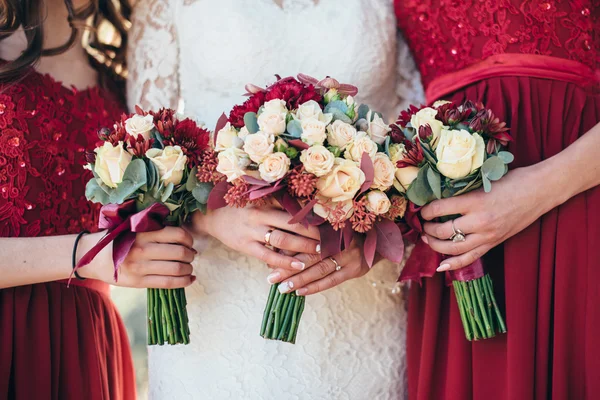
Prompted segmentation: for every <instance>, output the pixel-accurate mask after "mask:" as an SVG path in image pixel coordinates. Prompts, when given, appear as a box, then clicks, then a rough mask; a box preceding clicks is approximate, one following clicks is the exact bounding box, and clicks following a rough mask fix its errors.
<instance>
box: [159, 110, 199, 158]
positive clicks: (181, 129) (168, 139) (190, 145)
mask: <svg viewBox="0 0 600 400" xmlns="http://www.w3.org/2000/svg"><path fill="white" fill-rule="evenodd" d="M159 122H160V121H159ZM209 140H210V132H209V131H208V130H206V129H204V128H201V127H199V126H198V124H197V123H196V122H194V121H192V120H191V119H189V118H186V119H184V120H183V121H180V122H177V123H176V125H175V129H174V131H173V134H172V135H170V136H165V138H164V143H165V145H167V146H180V147H181V150H182V151H183V154H185V155H186V156H187V158H188V163H189V164H190V165H191V166H195V165H197V164H198V162H199V161H200V157H201V156H202V153H203V152H204V150H206V149H207V148H208V142H209Z"/></svg>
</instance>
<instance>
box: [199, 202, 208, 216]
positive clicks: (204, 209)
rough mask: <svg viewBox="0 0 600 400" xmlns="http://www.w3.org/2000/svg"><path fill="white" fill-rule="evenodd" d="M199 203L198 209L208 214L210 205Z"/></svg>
mask: <svg viewBox="0 0 600 400" xmlns="http://www.w3.org/2000/svg"><path fill="white" fill-rule="evenodd" d="M197 205H198V210H200V211H201V212H202V214H206V211H207V210H208V206H207V205H206V204H202V203H197Z"/></svg>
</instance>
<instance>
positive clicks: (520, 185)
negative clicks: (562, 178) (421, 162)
mask: <svg viewBox="0 0 600 400" xmlns="http://www.w3.org/2000/svg"><path fill="white" fill-rule="evenodd" d="M544 189H545V188H544V186H543V185H541V182H540V180H539V177H538V176H536V174H535V173H534V172H532V171H530V170H529V169H528V168H520V169H515V170H513V171H510V172H509V173H508V174H507V175H506V176H505V177H504V178H502V179H500V180H499V181H498V182H494V183H493V185H492V191H491V192H489V193H485V192H483V191H475V192H470V193H467V194H464V195H460V196H456V197H452V198H449V199H442V200H436V201H434V202H432V203H430V204H428V205H427V206H425V207H423V209H422V210H421V215H422V217H423V218H424V219H425V220H427V221H432V220H433V219H435V218H438V217H443V216H449V215H457V214H460V215H462V216H461V217H459V218H457V219H455V220H454V227H455V228H456V229H458V230H460V231H462V232H463V233H464V234H465V235H466V240H465V241H464V242H459V243H453V242H452V241H451V240H449V239H450V237H451V236H452V234H453V230H452V221H448V222H444V223H437V222H428V223H425V224H424V227H423V228H424V230H425V233H426V235H424V236H423V237H422V239H423V241H424V242H425V243H427V244H429V245H430V246H431V248H432V249H433V250H435V251H437V252H438V253H441V254H445V255H451V256H454V257H451V258H448V259H446V260H444V261H443V263H442V265H440V267H439V268H438V269H437V270H438V272H442V271H448V270H455V269H460V268H464V267H466V266H468V265H469V264H472V263H473V262H475V261H476V260H477V259H478V258H481V257H482V256H483V255H484V254H486V253H487V252H488V251H489V250H490V249H492V248H493V247H495V246H497V245H498V244H500V243H502V242H503V241H505V240H506V239H508V238H510V237H512V236H514V235H516V234H517V233H519V232H521V231H522V230H523V229H525V228H526V227H528V226H529V225H531V223H533V222H534V221H535V220H536V219H538V218H539V217H540V216H541V215H543V214H544V213H546V212H547V211H549V210H550V209H552V208H553V207H554V206H555V203H554V202H553V193H552V191H549V190H544Z"/></svg>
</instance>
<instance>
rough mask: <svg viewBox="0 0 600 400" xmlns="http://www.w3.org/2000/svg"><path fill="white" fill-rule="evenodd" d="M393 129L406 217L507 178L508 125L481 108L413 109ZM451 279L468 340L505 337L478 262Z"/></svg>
mask: <svg viewBox="0 0 600 400" xmlns="http://www.w3.org/2000/svg"><path fill="white" fill-rule="evenodd" d="M391 129H392V133H391V137H392V142H393V144H391V145H390V148H391V153H392V154H393V156H392V159H393V160H394V161H395V162H396V163H397V167H398V170H397V172H396V177H397V180H396V188H397V189H398V190H399V191H400V192H403V193H405V196H406V197H407V199H408V200H409V202H410V203H411V204H410V205H409V211H414V212H418V210H419V208H420V207H422V206H424V205H426V204H428V203H430V202H432V201H433V200H436V199H443V198H448V197H453V196H459V195H461V194H463V193H467V192H469V191H472V190H475V189H478V188H480V187H482V186H483V189H484V190H485V191H486V192H489V191H490V190H491V189H492V181H497V180H499V179H501V178H502V177H503V176H504V175H505V174H506V173H507V172H508V166H507V165H508V164H509V163H510V162H512V161H513V158H514V157H513V155H512V154H511V153H509V152H507V151H503V150H502V149H503V147H504V146H506V145H507V144H508V141H510V140H511V137H510V136H509V135H508V133H507V130H508V129H507V128H506V124H505V123H504V122H500V121H499V120H498V119H497V118H496V117H495V116H494V114H493V112H492V111H491V110H489V109H486V108H485V107H484V106H483V105H482V104H477V103H473V102H470V101H467V102H465V103H464V104H462V105H457V104H454V103H451V102H447V101H439V102H436V103H434V104H433V106H432V107H422V108H417V107H414V106H411V108H410V109H409V110H407V111H404V112H403V113H402V114H401V115H400V117H399V119H398V121H397V122H396V123H395V124H393V125H391ZM446 220H448V219H446ZM416 221H417V223H416V224H414V225H420V223H419V222H418V218H417V220H416ZM407 222H408V223H410V222H411V221H410V218H409V220H408V221H407ZM413 228H414V226H413ZM417 230H419V227H417ZM453 230H454V235H453V237H452V238H450V239H451V240H453V241H455V242H461V241H464V240H465V234H464V233H463V232H461V231H460V230H458V229H455V227H454V225H453ZM437 265H439V264H437ZM409 270H410V268H409V266H408V264H407V267H406V268H405V270H404V271H403V274H409V273H410V272H409ZM433 272H434V273H435V271H433ZM449 276H450V279H451V280H452V285H453V287H454V294H455V295H456V300H457V302H458V306H459V310H460V315H461V319H462V323H463V326H464V330H465V335H466V337H467V339H468V340H478V339H487V338H491V337H494V336H495V334H496V332H502V333H504V332H506V325H505V323H504V318H503V316H502V314H501V312H500V309H499V308H498V305H497V303H496V299H495V297H494V292H493V285H492V280H491V278H490V276H489V274H487V273H486V272H485V270H484V269H483V266H482V264H481V260H478V261H477V262H475V263H473V264H471V265H469V266H468V267H466V268H463V269H461V270H458V271H452V272H451V273H450V274H449Z"/></svg>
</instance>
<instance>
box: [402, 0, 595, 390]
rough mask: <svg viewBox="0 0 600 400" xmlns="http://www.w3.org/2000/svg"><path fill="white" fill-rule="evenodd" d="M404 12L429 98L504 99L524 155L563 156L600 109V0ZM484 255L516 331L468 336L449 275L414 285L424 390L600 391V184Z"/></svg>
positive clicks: (417, 381) (501, 111) (414, 341)
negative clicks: (487, 337)
mask: <svg viewBox="0 0 600 400" xmlns="http://www.w3.org/2000/svg"><path fill="white" fill-rule="evenodd" d="M395 11H396V16H397V19H398V24H399V27H400V29H401V30H402V31H403V32H404V35H405V36H406V38H407V40H408V42H409V45H410V46H411V48H412V51H413V54H414V55H415V58H416V62H417V65H418V66H419V68H420V71H421V76H422V79H423V83H424V85H425V88H426V93H427V97H428V99H427V100H428V102H432V101H434V100H437V99H450V100H455V101H460V102H462V101H464V100H467V99H469V100H474V101H481V102H483V103H484V104H485V105H486V106H487V107H489V108H491V109H492V110H493V111H494V113H496V115H497V116H498V117H499V118H500V119H501V120H505V121H507V123H508V125H509V126H510V128H511V132H510V133H511V134H512V136H513V137H514V138H515V140H514V142H512V143H511V145H510V151H511V152H512V153H513V154H514V155H515V162H514V164H512V165H511V167H512V168H516V167H524V166H528V165H531V164H535V163H538V162H540V161H543V160H545V159H547V158H549V157H552V156H553V155H555V154H557V153H559V152H560V151H561V150H563V149H564V148H566V147H567V146H569V144H571V143H573V142H574V141H575V140H577V138H578V137H579V136H581V135H583V134H584V133H585V132H586V131H588V130H589V129H591V128H592V127H593V126H594V125H596V124H597V123H598V122H600V94H599V93H600V70H599V63H600V21H599V20H600V1H599V0H396V1H395ZM597 150H598V151H599V152H600V149H597ZM599 154H600V153H599ZM567 167H568V166H567ZM484 262H485V264H486V265H487V266H489V271H490V273H491V274H492V277H493V279H494V284H495V286H496V295H497V296H498V297H499V300H500V302H501V303H502V304H504V306H505V310H506V314H505V315H506V323H507V327H508V333H507V334H505V335H499V336H497V337H496V338H494V339H490V340H484V341H480V342H473V343H471V342H468V341H467V340H466V339H465V337H464V333H463V328H462V325H461V322H460V316H459V313H458V308H457V305H456V301H455V298H454V295H453V294H452V293H451V290H450V288H448V287H447V286H446V285H445V284H444V279H443V278H444V276H443V275H442V274H436V275H435V276H433V277H432V278H428V279H424V280H423V284H422V286H420V285H418V284H413V285H412V287H411V290H410V292H411V293H410V300H409V301H410V303H409V327H408V379H409V397H410V399H413V400H425V399H427V400H429V399H431V400H443V399H456V400H469V399H475V400H479V399H481V400H496V399H506V400H529V399H550V398H551V399H572V400H579V399H594V398H599V396H600V346H599V345H598V337H599V335H600V188H599V187H596V188H593V189H591V190H588V191H587V192H584V193H582V194H580V195H578V196H576V197H574V198H572V199H570V200H569V201H567V202H566V203H564V204H563V205H561V206H560V207H557V208H555V209H553V210H552V211H550V212H548V213H547V214H545V215H544V216H543V217H542V218H540V219H539V220H537V221H536V222H535V223H533V225H531V226H530V227H529V228H527V229H525V230H524V231H523V232H521V233H520V234H518V235H516V236H514V237H512V238H510V239H509V240H507V241H506V242H505V243H504V244H503V245H502V246H499V247H498V248H496V249H494V250H493V251H492V252H490V253H489V254H488V255H487V256H486V257H485V260H484Z"/></svg>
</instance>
